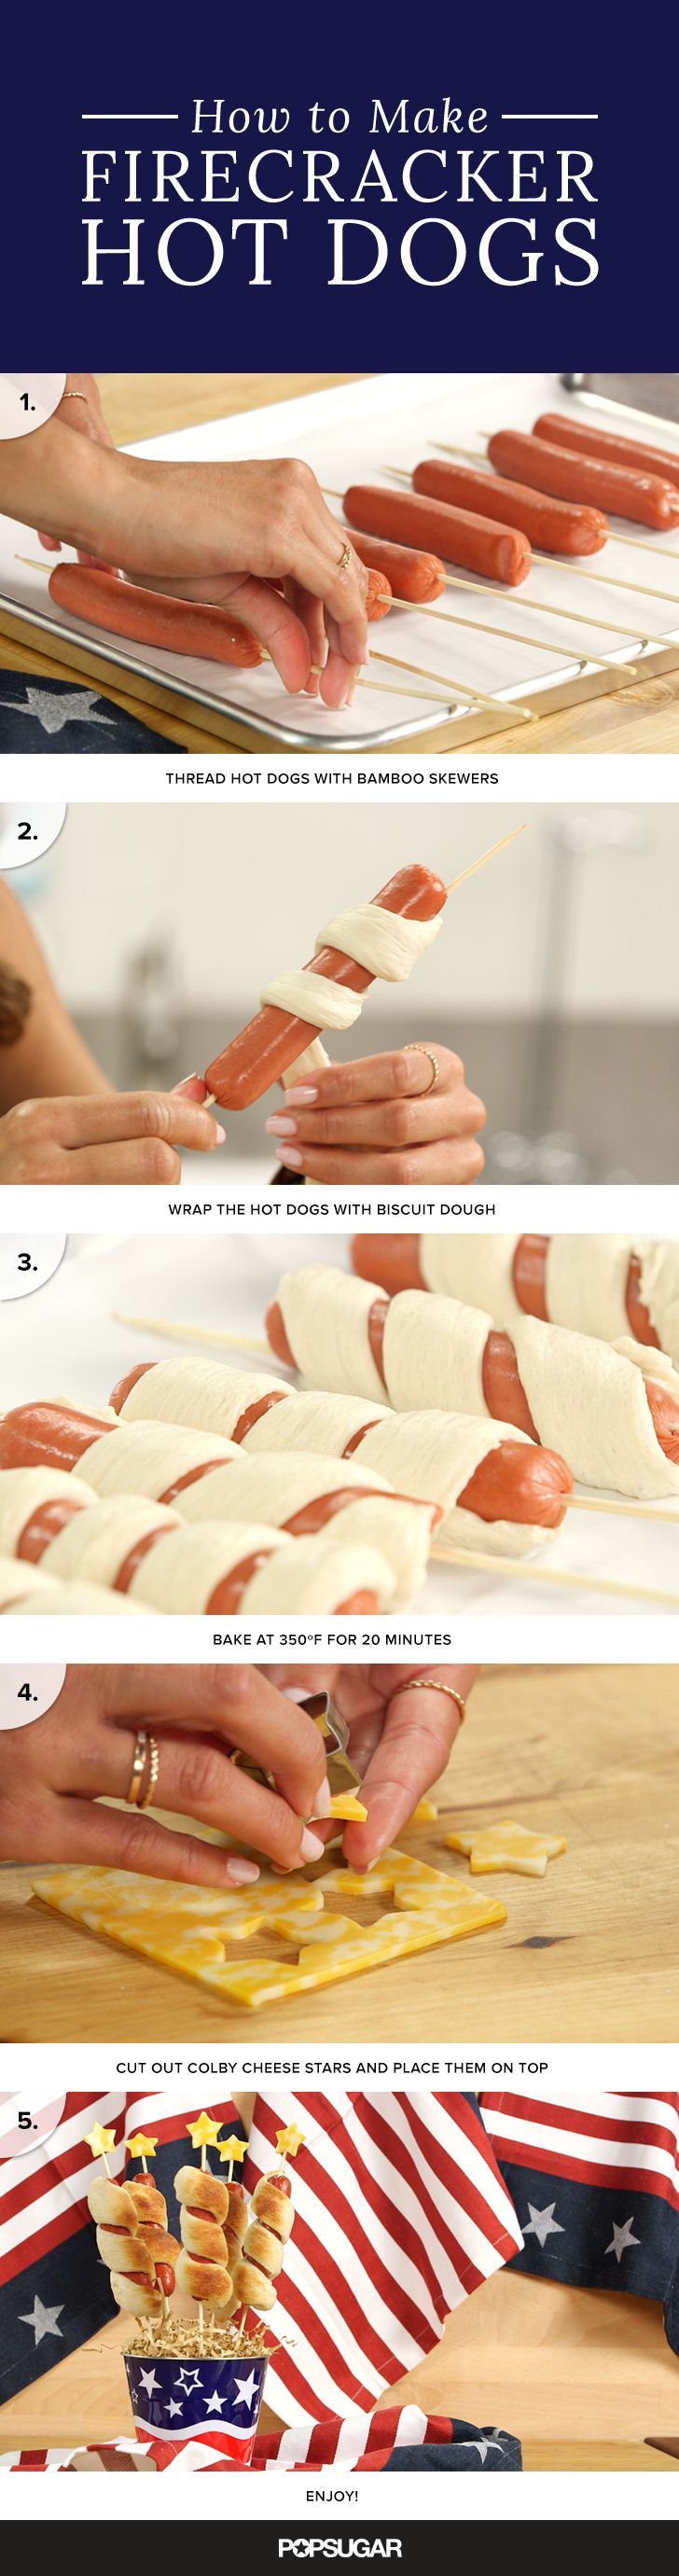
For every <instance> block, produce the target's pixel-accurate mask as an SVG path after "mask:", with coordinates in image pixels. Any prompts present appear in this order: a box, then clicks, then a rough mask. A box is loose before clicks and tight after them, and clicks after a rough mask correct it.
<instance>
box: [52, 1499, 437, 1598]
mask: <svg viewBox="0 0 679 2576" xmlns="http://www.w3.org/2000/svg"><path fill="white" fill-rule="evenodd" d="M85 1519H86V1520H87V1531H85V1528H84V1522H85ZM43 1561H44V1564H45V1570H46V1572H47V1574H48V1575H50V1574H56V1575H57V1576H59V1577H61V1576H66V1577H69V1576H74V1575H80V1576H82V1577H83V1578H84V1579H85V1580H86V1581H87V1580H89V1579H91V1580H92V1581H95V1580H96V1581H97V1582H99V1583H103V1584H107V1583H108V1584H110V1585H111V1587H112V1589H113V1590H114V1591H115V1592H122V1593H125V1594H126V1595H127V1596H128V1598H129V1599H130V1601H132V1602H134V1603H136V1604H137V1606H139V1605H140V1604H141V1605H144V1606H145V1605H146V1604H147V1603H148V1604H149V1605H150V1607H151V1608H152V1609H156V1610H165V1611H167V1612H192V1611H204V1612H206V1613H207V1614H209V1615H210V1616H218V1615H221V1616H228V1615H230V1614H232V1613H236V1612H238V1611H240V1610H242V1609H262V1610H265V1609H269V1610H273V1609H280V1610H281V1611H284V1612H287V1611H290V1610H292V1609H296V1610H297V1611H303V1610H306V1609H309V1610H319V1611H325V1610H327V1611H328V1612H330V1611H332V1612H334V1611H336V1610H337V1611H339V1610H348V1609H350V1608H351V1609H364V1608H365V1609H366V1610H369V1609H370V1610H372V1609H379V1608H381V1607H383V1606H385V1605H386V1603H387V1602H388V1601H390V1600H391V1599H392V1597H393V1592H394V1577H393V1575H392V1572H391V1568H390V1566H389V1565H388V1563H387V1559H386V1557H383V1556H382V1555H381V1553H380V1551H379V1550H378V1549H377V1548H375V1547H371V1546H362V1545H361V1546H358V1545H349V1544H348V1543H347V1544H346V1545H343V1544H341V1543H337V1544H334V1543H332V1544H331V1542H330V1541H329V1540H328V1541H325V1540H324V1539H323V1538H322V1537H316V1538H309V1539H292V1538H288V1537H287V1534H286V1533H285V1532H284V1531H282V1530H275V1529H271V1528H269V1527H268V1526H267V1525H266V1524H265V1523H261V1524H260V1523H257V1522H254V1521H253V1522H249V1521H240V1520H238V1521H237V1520H234V1521H228V1520H223V1521H220V1520H217V1519H215V1520H214V1521H213V1520H209V1519H208V1520H205V1521H201V1522H200V1524H199V1525H198V1526H197V1527H196V1528H195V1529H191V1528H188V1527H187V1526H186V1525H185V1524H184V1523H183V1522H182V1521H181V1520H180V1518H179V1515H178V1513H177V1512H174V1511H170V1510H169V1509H168V1508H167V1507H166V1506H165V1505H163V1504H162V1503H156V1502H148V1501H146V1500H145V1499H144V1498H142V1497H140V1496H137V1495H134V1494H114V1495H110V1496H109V1497H108V1498H107V1499H106V1501H103V1502H96V1501H95V1502H94V1503H93V1505H92V1508H91V1510H90V1511H88V1512H87V1513H86V1514H84V1513H81V1512H77V1513H76V1514H75V1515H74V1517H73V1518H72V1519H70V1520H69V1521H68V1522H66V1523H65V1525H64V1527H63V1528H62V1529H61V1530H60V1532H59V1534H58V1536H57V1537H56V1538H55V1539H53V1540H51V1541H50V1542H49V1543H48V1545H47V1546H46V1547H45V1550H44V1560H43Z"/></svg>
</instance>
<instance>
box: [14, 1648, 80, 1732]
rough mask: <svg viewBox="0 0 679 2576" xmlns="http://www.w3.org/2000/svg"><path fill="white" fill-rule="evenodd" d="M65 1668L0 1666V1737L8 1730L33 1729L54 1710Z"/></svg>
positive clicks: (51, 1666) (61, 1665)
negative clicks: (32, 1727)
mask: <svg viewBox="0 0 679 2576" xmlns="http://www.w3.org/2000/svg"><path fill="white" fill-rule="evenodd" d="M67 1670H68V1666H67V1665H66V1664H33V1665H29V1667H28V1669H27V1667H26V1665H25V1664H0V1733H2V1734H6V1733H7V1731H8V1729H9V1727H14V1726H34V1725H35V1720H36V1717H46V1715H47V1710H48V1708H53V1707H54V1702H55V1700H57V1699H58V1698H59V1693H60V1691H62V1690H63V1687H64V1682H65V1680H66V1673H67Z"/></svg>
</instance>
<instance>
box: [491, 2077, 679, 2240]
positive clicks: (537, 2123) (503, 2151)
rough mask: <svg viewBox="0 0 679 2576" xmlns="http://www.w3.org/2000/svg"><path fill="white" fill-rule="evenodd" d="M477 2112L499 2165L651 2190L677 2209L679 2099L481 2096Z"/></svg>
mask: <svg viewBox="0 0 679 2576" xmlns="http://www.w3.org/2000/svg"><path fill="white" fill-rule="evenodd" d="M481 2107H482V2111H483V2119H484V2125H485V2127H486V2129H487V2130H488V2134H489V2136H490V2137H491V2138H492V2140H493V2144H494V2146H495V2149H496V2152H497V2155H498V2156H499V2157H500V2158H501V2160H502V2163H503V2164H511V2165H525V2166H529V2167H530V2169H531V2171H533V2172H536V2173H549V2174H556V2173H560V2174H563V2175H564V2177H565V2178H566V2179H569V2180H571V2181H573V2182H582V2183H591V2184H593V2185H594V2186H595V2187H597V2188H603V2187H605V2186H606V2185H610V2184H617V2186H618V2187H619V2188H624V2189H626V2190H628V2191H634V2190H636V2191H644V2192H651V2193H655V2194H657V2195H658V2196H659V2197H660V2198H661V2199H663V2200H669V2201H670V2203H671V2205H672V2207H673V2208H674V2209H676V2210H677V2211H679V2094H677V2093H566V2094H562V2095H561V2097H560V2099H559V2101H558V2102H543V2101H540V2100H538V2099H537V2098H536V2097H535V2095H532V2096H531V2095H529V2094H526V2093H484V2094H483V2095H482V2097H481Z"/></svg>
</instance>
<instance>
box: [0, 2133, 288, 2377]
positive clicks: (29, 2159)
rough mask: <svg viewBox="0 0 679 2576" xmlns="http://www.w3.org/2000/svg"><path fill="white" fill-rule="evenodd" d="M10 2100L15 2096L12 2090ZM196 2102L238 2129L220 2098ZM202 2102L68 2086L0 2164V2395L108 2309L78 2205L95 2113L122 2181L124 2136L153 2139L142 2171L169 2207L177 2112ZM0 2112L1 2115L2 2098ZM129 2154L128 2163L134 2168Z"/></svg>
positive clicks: (102, 2273)
mask: <svg viewBox="0 0 679 2576" xmlns="http://www.w3.org/2000/svg"><path fill="white" fill-rule="evenodd" d="M15 2103H16V2109H17V2110H18V2109H19V2107H20V2096H19V2095H18V2094H17V2096H16V2097H15ZM204 2104H205V2107H206V2108H208V2109H209V2110H210V2111H211V2112H212V2113H213V2114H214V2118H215V2119H216V2120H220V2121H221V2122H222V2123H225V2124H226V2126H227V2128H228V2130H229V2131H231V2130H234V2131H235V2132H236V2134H237V2135H238V2136H239V2137H243V2136H244V2130H243V2127H242V2123H241V2121H240V2120H239V2118H238V2114H237V2112H236V2110H235V2109H234V2105H233V2102H231V2101H230V2100H227V2101H224V2102H216V2101H215V2100H214V2098H213V2097H212V2096H210V2099H209V2102H208V2099H207V2096H205V2097H204ZM202 2107H203V2100H202V2099H201V2096H200V2094H199V2095H198V2096H196V2095H195V2094H193V2093H192V2095H191V2098H190V2100H189V2101H188V2102H187V2105H186V2108H184V2107H183V2105H180V2104H178V2103H177V2102H176V2101H175V2100H174V2099H172V2098H171V2097H170V2096H168V2095H167V2094H160V2093H144V2094H142V2093H96V2094H95V2093H69V2094H67V2096H66V2101H65V2103H64V2107H63V2111H62V2114H61V2117H60V2119H59V2122H58V2126H57V2127H56V2128H55V2129H54V2130H53V2131H52V2135H51V2137H47V2138H46V2139H45V2142H44V2144H43V2145H40V2146H39V2147H36V2148H35V2149H34V2150H32V2151H31V2153H30V2154H29V2155H26V2156H15V2157H12V2158H8V2159H7V2161H6V2162H4V2163H0V2402H2V2403H3V2404H4V2401H5V2399H6V2398H8V2397H14V2396H16V2395H17V2394H18V2392H19V2390H20V2389H22V2388H26V2387H27V2386H28V2384H29V2382H30V2383H32V2382H33V2381H34V2380H36V2379H40V2378H41V2377H42V2376H43V2373H44V2372H45V2371H48V2370H53V2368H54V2364H55V2362H57V2361H63V2359H64V2356H65V2354H66V2353H68V2352H75V2351H76V2350H77V2348H78V2346H79V2345H80V2344H82V2343H86V2342H87V2341H88V2338H89V2337H90V2335H94V2334H96V2333H97V2331H98V2329H99V2328H100V2327H101V2326H103V2325H106V2324H107V2323H108V2320H109V2319H110V2318H111V2317H114V2316H115V2315H116V2313H117V2311H116V2307H115V2302H114V2300H113V2298H112V2296H111V2287H110V2279H109V2274H108V2271H107V2269H106V2266H105V2264H103V2263H102V2262H101V2259H100V2256H99V2253H98V2251H97V2240H96V2233H95V2228H94V2225H93V2222H92V2220H91V2218H90V2214H89V2210H88V2207H87V2192H88V2189H89V2184H90V2180H91V2176H92V2174H93V2173H94V2172H95V2171H97V2172H99V2171H103V2167H99V2166H98V2165H97V2166H95V2165H94V2164H93V2161H92V2157H91V2154H90V2150H89V2147H86V2146H85V2145H84V2144H83V2138H84V2133H85V2130H86V2129H91V2128H93V2127H94V2124H95V2122H96V2121H97V2120H99V2121H100V2122H101V2126H102V2128H104V2129H115V2133H116V2145H115V2148H113V2149H112V2150H111V2152H110V2155H109V2159H108V2161H109V2165H110V2169H111V2173H112V2176H113V2179H114V2181H116V2182H121V2181H122V2180H123V2177H124V2174H125V2169H126V2165H127V2145H126V2141H127V2139H128V2138H129V2137H134V2134H135V2130H137V2129H146V2131H147V2132H148V2131H150V2132H151V2135H152V2136H154V2137H157V2139H158V2151H157V2154H156V2156H155V2157H154V2159H153V2163H152V2164H151V2166H150V2171H151V2172H152V2173H153V2174H154V2177H155V2179H156V2181H157V2183H158V2187H159V2190H160V2191H163V2192H165V2194H166V2197H167V2201H168V2213H169V2215H170V2223H172V2221H171V2213H172V2210H173V2208H174V2194H173V2188H172V2185H173V2177H174V2174H175V2171H176V2168H177V2165H178V2164H179V2163H180V2162H181V2161H182V2153H181V2151H182V2150H183V2149H185V2150H186V2153H187V2154H188V2155H189V2156H190V2153H191V2150H190V2146H189V2141H188V2138H187V2135H186V2122H187V2119H188V2118H189V2117H190V2116H191V2115H192V2113H194V2111H196V2112H197V2111H199V2110H200V2109H201V2108H202ZM4 2116H5V2119H9V2118H11V2097H9V2096H8V2097H6V2101H5V2105H4ZM141 2170H142V2168H141V2165H140V2164H139V2163H138V2162H134V2163H132V2164H131V2165H130V2172H131V2173H133V2174H139V2173H141Z"/></svg>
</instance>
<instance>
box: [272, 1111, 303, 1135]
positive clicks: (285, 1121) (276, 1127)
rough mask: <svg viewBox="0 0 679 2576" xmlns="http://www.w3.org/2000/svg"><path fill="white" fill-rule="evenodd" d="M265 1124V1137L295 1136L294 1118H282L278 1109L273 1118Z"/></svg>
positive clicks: (295, 1124) (295, 1123)
mask: <svg viewBox="0 0 679 2576" xmlns="http://www.w3.org/2000/svg"><path fill="white" fill-rule="evenodd" d="M265 1123H266V1133H267V1136H296V1134H297V1120H296V1118H284V1117H283V1114H282V1111H281V1110H280V1109H278V1110H277V1111H276V1115H275V1118H267V1120H266V1122H265Z"/></svg>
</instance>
